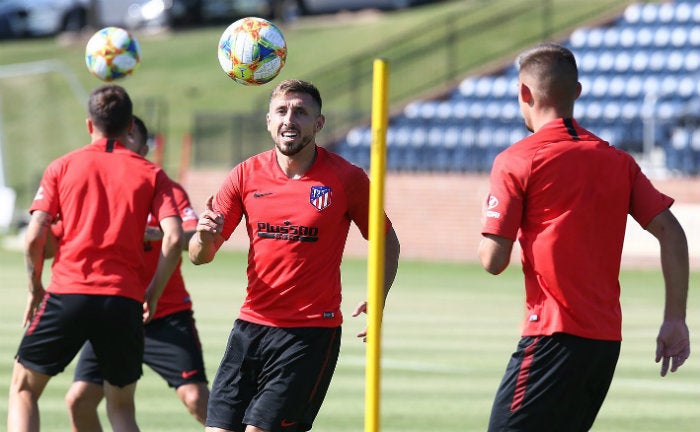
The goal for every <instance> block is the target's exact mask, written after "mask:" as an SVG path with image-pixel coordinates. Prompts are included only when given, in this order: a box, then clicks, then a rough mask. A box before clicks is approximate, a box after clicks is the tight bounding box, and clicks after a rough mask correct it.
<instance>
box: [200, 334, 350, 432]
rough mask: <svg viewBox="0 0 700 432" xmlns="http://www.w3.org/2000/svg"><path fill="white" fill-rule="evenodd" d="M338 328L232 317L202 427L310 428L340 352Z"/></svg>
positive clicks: (281, 431) (273, 431)
mask: <svg viewBox="0 0 700 432" xmlns="http://www.w3.org/2000/svg"><path fill="white" fill-rule="evenodd" d="M340 336H341V328H340V327H334V328H323V327H299V328H279V327H268V326H262V325H258V324H253V323H250V322H246V321H242V320H236V322H235V324H234V326H233V330H231V334H230V336H229V340H228V345H227V346H226V352H225V353H224V356H223V359H222V360H221V364H220V365H219V369H218V371H217V373H216V377H215V378H214V383H213V384H212V389H211V395H210V396H209V406H208V410H207V421H206V424H207V426H210V427H217V428H222V429H227V430H231V431H234V432H243V431H244V430H245V427H246V425H253V426H256V427H258V428H261V429H264V430H266V431H270V432H301V431H308V430H310V429H311V426H312V424H313V421H314V419H315V418H316V415H317V414H318V411H319V409H320V408H321V404H322V403H323V399H324V398H325V396H326V392H327V390H328V387H329V385H330V382H331V378H332V376H333V372H334V371H335V365H336V362H337V360H338V354H339V352H340Z"/></svg>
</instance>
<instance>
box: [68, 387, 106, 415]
mask: <svg viewBox="0 0 700 432" xmlns="http://www.w3.org/2000/svg"><path fill="white" fill-rule="evenodd" d="M96 393H97V392H90V391H85V389H84V388H83V387H81V386H75V385H72V386H71V387H70V388H69V389H68V392H67V393H66V397H65V401H66V406H67V407H68V410H69V411H70V412H77V411H84V410H88V409H97V406H98V405H99V404H100V401H101V400H102V394H101V392H100V394H99V395H98V394H96Z"/></svg>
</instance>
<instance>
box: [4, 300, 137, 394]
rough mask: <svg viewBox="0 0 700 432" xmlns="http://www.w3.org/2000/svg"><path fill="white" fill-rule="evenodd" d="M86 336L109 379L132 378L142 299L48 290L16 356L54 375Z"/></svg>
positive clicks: (127, 380)
mask: <svg viewBox="0 0 700 432" xmlns="http://www.w3.org/2000/svg"><path fill="white" fill-rule="evenodd" d="M86 341H90V342H91V343H92V345H93V347H94V349H95V354H96V355H97V359H98V361H99V365H100V369H101V370H102V373H103V375H104V377H105V379H106V380H107V381H108V382H109V383H110V384H112V385H115V386H119V387H123V386H126V385H128V384H131V383H133V382H136V381H137V380H138V379H139V377H141V374H142V366H141V363H142V360H143V304H142V303H140V302H138V301H136V300H133V299H130V298H126V297H118V296H101V295H85V294H53V293H47V294H46V296H45V297H44V299H43V301H42V303H41V305H40V307H39V310H38V312H37V314H36V315H35V316H34V318H33V319H32V322H31V323H30V324H29V327H28V328H27V330H26V332H25V334H24V337H23V338H22V341H21V342H20V345H19V349H18V351H17V360H18V361H19V362H20V363H21V364H22V365H24V366H25V367H27V368H29V369H32V370H35V371H37V372H40V373H43V374H46V375H50V376H54V375H57V374H58V373H60V372H62V371H63V370H64V369H65V367H66V366H67V365H68V364H69V363H70V362H71V361H72V360H73V358H74V357H75V356H76V354H77V353H78V351H79V350H80V348H81V347H82V346H83V344H84V343H85V342H86Z"/></svg>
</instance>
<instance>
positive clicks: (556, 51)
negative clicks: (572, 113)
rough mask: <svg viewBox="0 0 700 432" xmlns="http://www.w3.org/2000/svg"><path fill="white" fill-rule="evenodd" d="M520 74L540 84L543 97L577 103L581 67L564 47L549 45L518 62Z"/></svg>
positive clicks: (522, 57)
mask: <svg viewBox="0 0 700 432" xmlns="http://www.w3.org/2000/svg"><path fill="white" fill-rule="evenodd" d="M518 65H519V66H520V73H521V74H527V75H529V76H531V77H533V78H534V79H535V80H536V81H537V85H538V90H539V91H540V92H541V94H542V95H543V96H544V97H545V98H547V99H549V100H552V101H561V100H562V99H563V100H574V99H576V93H577V84H578V67H577V66H576V58H575V57H574V54H573V53H572V52H571V50H569V49H568V48H566V47H565V46H563V45H559V44H556V43H552V42H546V43H543V44H540V45H537V46H536V47H534V48H532V49H530V50H528V51H525V52H524V53H523V54H521V55H520V57H519V59H518Z"/></svg>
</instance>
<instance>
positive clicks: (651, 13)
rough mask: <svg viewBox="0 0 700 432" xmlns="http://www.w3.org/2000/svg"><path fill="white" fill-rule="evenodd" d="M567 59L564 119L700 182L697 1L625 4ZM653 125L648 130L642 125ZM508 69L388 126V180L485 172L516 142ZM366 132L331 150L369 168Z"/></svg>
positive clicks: (584, 33)
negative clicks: (569, 75)
mask: <svg viewBox="0 0 700 432" xmlns="http://www.w3.org/2000/svg"><path fill="white" fill-rule="evenodd" d="M565 44H566V45H567V46H569V47H570V48H571V49H572V50H573V52H574V54H575V55H576V57H577V61H578V64H579V72H580V81H581V84H582V87H583V93H582V95H581V98H580V99H579V101H578V103H577V105H576V109H575V112H574V115H575V117H576V119H577V120H578V121H579V123H580V124H582V125H583V126H584V127H587V128H589V129H591V130H592V131H593V132H594V133H597V134H598V135H599V136H601V137H602V138H604V139H606V140H609V141H610V142H611V143H613V144H614V145H616V146H618V147H620V148H623V149H625V150H628V151H630V152H635V153H636V152H641V151H643V149H644V141H645V139H649V136H645V129H647V130H649V129H650V127H651V126H650V125H653V128H654V130H653V133H652V134H651V137H652V139H653V140H654V144H655V145H656V146H657V147H658V148H662V149H663V150H664V152H665V154H666V163H667V168H668V170H669V171H670V172H674V173H679V174H682V175H697V174H700V79H699V78H700V75H699V74H700V2H691V1H678V2H664V3H635V4H631V5H629V6H628V7H627V8H626V9H625V11H624V13H623V14H622V16H620V17H619V18H618V19H617V20H615V21H614V22H613V23H612V24H610V25H608V26H603V27H584V28H579V29H577V30H576V31H574V32H573V33H572V34H571V36H570V38H569V39H568V40H567V41H565ZM652 120H653V121H652ZM526 134H527V131H526V130H525V128H524V125H523V121H522V119H521V117H520V109H519V106H518V101H517V68H516V66H515V64H514V65H512V66H511V67H508V68H506V69H505V70H504V71H502V72H501V73H499V74H498V75H483V76H470V77H467V78H465V79H464V80H462V82H461V83H460V84H459V85H458V86H457V87H456V88H455V89H454V90H453V91H452V92H451V93H450V94H449V96H448V97H447V99H443V100H417V101H414V102H412V103H411V104H409V105H408V106H406V108H405V109H404V110H403V112H402V113H401V114H400V115H396V116H394V117H393V118H392V119H391V121H390V126H389V131H388V139H387V145H388V148H387V154H388V162H387V166H388V169H389V170H393V171H442V172H446V171H453V172H487V171H488V170H489V169H490V167H491V165H492V163H493V158H494V157H495V156H496V155H497V154H498V153H499V152H500V151H502V150H503V149H504V148H506V147H507V146H508V145H510V144H512V143H513V142H516V141H518V140H520V139H522V138H523V137H525V136H526ZM370 140H371V133H370V131H369V128H368V127H366V126H363V127H358V128H356V129H354V130H352V131H351V132H350V133H348V135H347V137H346V138H345V140H344V141H343V142H342V143H341V144H340V145H339V147H338V148H339V151H340V152H341V154H343V155H344V156H346V157H347V158H348V159H350V160H351V161H353V162H354V163H356V164H357V165H359V166H362V167H364V168H369V143H370Z"/></svg>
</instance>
